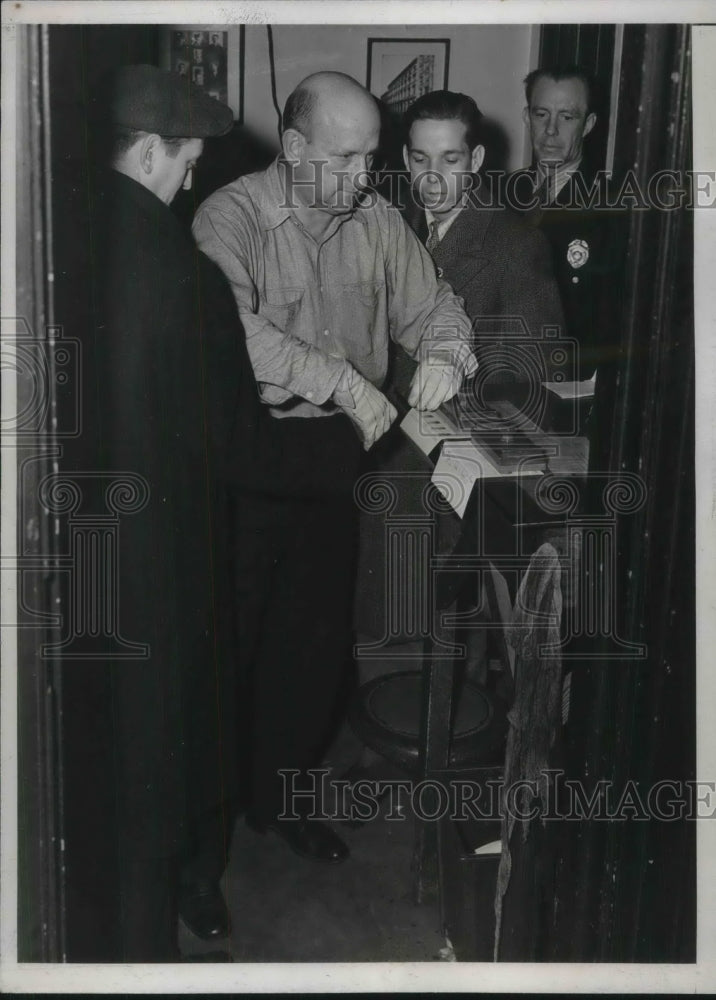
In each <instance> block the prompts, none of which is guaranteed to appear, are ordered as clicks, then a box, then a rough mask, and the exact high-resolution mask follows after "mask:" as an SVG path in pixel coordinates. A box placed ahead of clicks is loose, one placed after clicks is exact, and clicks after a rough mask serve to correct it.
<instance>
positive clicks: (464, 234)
mask: <svg viewBox="0 0 716 1000" xmlns="http://www.w3.org/2000/svg"><path fill="white" fill-rule="evenodd" d="M406 216H407V219H408V222H409V223H410V225H411V226H412V227H413V229H415V231H416V233H417V235H418V236H419V237H420V239H421V240H422V241H423V242H425V241H426V239H427V233H428V227H427V222H426V218H425V212H424V211H423V210H422V209H420V208H419V207H418V206H417V205H415V203H412V204H411V205H410V206H409V208H408V211H407V213H406ZM433 259H434V261H435V265H436V268H437V271H438V276H439V277H441V278H443V279H444V280H445V281H447V282H448V284H449V285H450V286H451V287H452V289H453V291H454V292H455V294H456V295H459V296H461V298H463V300H464V302H465V311H466V312H467V314H468V316H469V317H470V319H471V320H472V324H473V330H474V331H475V342H476V348H477V354H478V358H479V359H480V361H481V363H482V364H483V366H484V365H485V364H486V363H489V354H490V352H491V351H493V349H494V350H496V351H497V352H498V353H497V354H495V359H496V364H497V366H498V367H499V368H500V369H502V372H504V373H505V374H507V372H508V371H511V374H512V376H513V377H517V378H520V377H521V376H523V375H526V373H527V372H528V371H531V372H535V373H536V374H537V375H538V376H539V375H541V376H542V378H541V379H540V381H541V380H543V379H544V378H547V377H550V376H551V375H552V374H553V373H554V371H555V367H556V363H555V362H554V361H553V359H552V357H551V355H552V353H553V352H552V351H550V350H549V349H546V348H545V349H543V350H541V352H540V353H541V357H542V363H543V368H542V371H541V372H540V370H539V367H534V364H537V365H538V361H539V355H537V354H535V351H534V347H533V346H532V345H531V344H530V343H529V342H530V341H535V340H540V339H541V340H543V342H544V343H545V344H546V343H547V340H546V339H545V337H544V328H545V327H547V328H548V329H549V330H550V331H551V332H550V334H549V336H550V338H551V336H553V335H554V333H555V332H558V331H561V330H562V327H563V313H562V306H561V303H560V297H559V290H558V288H557V285H556V282H555V280H554V276H553V274H552V262H551V257H550V252H549V245H548V244H547V241H546V240H545V239H544V238H543V237H542V235H541V234H540V233H539V232H537V231H535V229H534V228H533V227H530V226H527V225H525V223H524V222H523V220H522V219H521V218H520V217H519V216H517V215H516V214H514V213H512V212H510V211H507V210H502V209H501V208H499V207H490V205H489V202H488V200H487V199H483V198H482V196H481V194H480V190H479V188H478V187H475V188H473V190H472V192H471V194H470V198H469V200H468V203H467V205H466V206H465V208H464V209H463V210H462V211H461V212H460V214H459V215H458V217H457V218H456V219H455V221H454V222H453V223H452V225H451V226H450V228H449V229H448V231H447V233H446V234H445V236H444V237H443V239H442V240H441V241H440V243H439V244H438V246H437V247H436V249H435V250H434V251H433ZM557 358H559V355H557ZM505 362H506V363H507V367H505ZM533 363H534V364H533ZM484 375H485V371H484V369H483V376H484ZM494 377H495V378H499V377H502V375H501V373H500V372H495V373H494Z"/></svg>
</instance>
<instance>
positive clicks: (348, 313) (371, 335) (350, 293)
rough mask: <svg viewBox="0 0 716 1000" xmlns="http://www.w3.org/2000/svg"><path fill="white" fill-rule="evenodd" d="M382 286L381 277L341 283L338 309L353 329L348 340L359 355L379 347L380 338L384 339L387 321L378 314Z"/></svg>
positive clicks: (381, 305)
mask: <svg viewBox="0 0 716 1000" xmlns="http://www.w3.org/2000/svg"><path fill="white" fill-rule="evenodd" d="M384 287H385V283H384V282H382V281H358V282H355V283H354V284H350V285H344V286H343V293H342V311H343V314H344V316H345V317H346V325H347V328H348V329H350V330H351V331H353V332H354V336H353V337H351V342H352V345H353V346H354V348H355V350H356V352H357V354H358V356H360V357H365V358H367V357H370V356H371V355H372V354H373V353H374V350H376V349H378V350H379V349H380V340H381V338H382V339H385V335H386V331H387V324H386V322H385V320H384V319H383V318H382V316H381V310H382V309H383V289H384ZM376 340H377V343H376Z"/></svg>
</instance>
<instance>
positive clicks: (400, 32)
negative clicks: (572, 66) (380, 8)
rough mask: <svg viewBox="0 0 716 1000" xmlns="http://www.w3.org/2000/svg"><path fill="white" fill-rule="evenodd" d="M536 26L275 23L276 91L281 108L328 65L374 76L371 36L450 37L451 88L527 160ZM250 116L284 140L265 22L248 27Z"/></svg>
mask: <svg viewBox="0 0 716 1000" xmlns="http://www.w3.org/2000/svg"><path fill="white" fill-rule="evenodd" d="M536 30H538V29H534V28H533V27H532V26H530V25H523V24H520V25H509V24H502V25H444V24H443V25H424V26H415V25H413V26H411V27H409V28H407V27H399V26H395V27H391V26H387V25H370V26H362V25H360V26H349V25H341V26H333V25H310V26H308V25H300V26H296V25H274V27H273V39H274V55H275V61H276V91H277V97H278V103H279V107H281V108H283V105H284V103H285V101H286V98H287V97H288V95H289V94H290V92H291V90H292V89H293V88H294V87H295V85H296V84H297V83H298V82H299V81H300V80H301V79H303V77H304V76H307V75H308V74H309V73H312V72H315V71H316V70H320V69H334V70H341V71H342V72H344V73H349V74H350V75H351V76H354V77H355V78H356V79H357V80H359V81H360V82H361V83H365V82H366V65H367V55H368V38H449V39H450V71H449V79H448V86H449V88H450V89H451V90H459V91H462V92H463V93H466V94H469V95H470V96H471V97H474V99H475V100H476V101H477V104H478V106H479V108H480V110H481V111H482V112H483V114H485V115H487V116H488V117H490V118H493V119H495V120H496V121H497V122H499V123H501V125H502V126H503V128H504V130H505V133H506V141H507V166H508V168H509V169H515V168H517V167H520V166H523V164H524V163H525V142H524V127H523V124H522V117H521V114H522V107H523V105H524V94H523V90H522V79H523V78H524V76H525V74H526V73H527V72H528V71H529V69H530V68H531V67H532V64H533V62H534V58H535V53H534V44H533V36H534V33H535V31H536ZM244 87H245V89H244V121H245V123H246V125H247V126H248V127H249V128H250V129H252V130H254V131H256V132H257V133H259V135H260V136H261V137H262V138H264V139H267V140H270V141H272V142H275V141H276V134H277V115H276V111H275V108H274V106H273V102H272V100H271V77H270V73H269V60H268V35H267V31H266V28H265V26H263V25H247V27H246V59H245V74H244Z"/></svg>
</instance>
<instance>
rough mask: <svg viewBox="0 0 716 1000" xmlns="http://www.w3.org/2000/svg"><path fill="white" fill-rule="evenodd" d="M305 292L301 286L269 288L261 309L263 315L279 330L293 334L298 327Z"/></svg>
mask: <svg viewBox="0 0 716 1000" xmlns="http://www.w3.org/2000/svg"><path fill="white" fill-rule="evenodd" d="M304 291H305V289H304V288H301V287H300V286H286V285H282V286H281V287H280V288H267V289H266V291H265V296H264V301H263V304H262V307H261V312H262V314H263V315H264V316H265V317H266V319H268V320H270V321H271V323H273V325H274V326H276V327H278V329H279V330H283V331H284V332H286V333H289V332H291V331H292V330H294V329H295V327H296V326H297V325H298V320H299V318H300V313H301V303H302V301H303V295H304Z"/></svg>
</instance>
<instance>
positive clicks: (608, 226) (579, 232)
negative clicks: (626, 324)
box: [506, 169, 627, 378]
mask: <svg viewBox="0 0 716 1000" xmlns="http://www.w3.org/2000/svg"><path fill="white" fill-rule="evenodd" d="M534 177H535V175H534V171H533V170H531V169H529V170H519V171H517V172H516V173H514V174H512V175H510V177H509V178H508V182H507V186H506V193H507V196H508V197H509V201H510V204H514V205H515V206H517V207H519V206H520V205H529V204H530V202H534V201H535V199H534V197H533V194H532V192H533V187H534ZM594 183H595V174H594V173H593V172H591V171H588V170H586V169H585V170H584V171H583V172H581V173H580V174H578V175H576V176H575V175H573V176H572V177H570V179H569V180H568V181H567V183H566V184H565V186H564V187H563V188H562V189H561V190H560V191H559V193H558V194H557V197H556V198H555V199H554V201H553V202H552V203H551V204H549V205H546V206H544V207H542V206H539V205H535V206H534V207H532V208H528V209H527V210H525V212H524V217H525V219H526V221H527V222H529V223H530V224H531V225H533V226H534V227H535V228H537V229H539V230H540V231H541V232H542V233H543V234H544V235H545V237H546V238H547V240H548V241H549V245H550V248H551V252H552V264H553V268H554V274H555V277H556V279H557V283H558V285H559V290H560V294H561V297H562V304H563V306H564V313H565V321H566V326H567V334H568V336H569V337H570V338H574V339H575V340H576V341H577V342H578V345H579V361H578V366H577V367H578V377H580V378H589V377H591V375H593V373H594V371H595V369H596V368H597V366H598V365H600V364H603V363H609V362H611V361H613V360H614V355H615V352H616V349H617V344H618V324H619V314H620V310H621V306H622V295H623V292H622V275H623V270H624V259H625V252H626V237H627V231H626V219H625V213H624V212H623V211H618V210H616V209H614V208H612V207H610V206H609V190H608V187H607V185H606V184H605V183H604V182H603V181H600V182H599V198H601V200H602V204H601V205H600V206H597V204H596V202H595V203H594V204H593V205H591V206H590V194H589V192H590V189H591V188H592V185H593V184H594ZM594 191H595V193H596V191H597V188H595V189H594Z"/></svg>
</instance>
